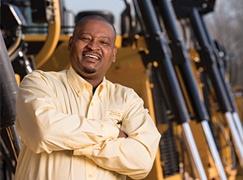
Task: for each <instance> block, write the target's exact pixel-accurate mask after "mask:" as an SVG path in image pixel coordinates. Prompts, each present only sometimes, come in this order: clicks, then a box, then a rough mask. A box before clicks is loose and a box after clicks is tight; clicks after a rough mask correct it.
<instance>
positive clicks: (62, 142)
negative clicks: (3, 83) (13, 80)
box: [16, 72, 119, 153]
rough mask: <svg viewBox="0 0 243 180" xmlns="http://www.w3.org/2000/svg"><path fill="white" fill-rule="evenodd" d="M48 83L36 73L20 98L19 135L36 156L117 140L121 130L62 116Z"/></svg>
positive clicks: (26, 81)
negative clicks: (37, 154) (41, 153)
mask: <svg viewBox="0 0 243 180" xmlns="http://www.w3.org/2000/svg"><path fill="white" fill-rule="evenodd" d="M54 98H55V97H54V96H53V89H52V87H51V86H50V83H49V82H48V79H47V78H46V77H44V76H43V75H42V74H41V73H39V72H33V73H32V74H30V75H28V76H26V78H24V80H23V81H22V82H21V85H20V87H19V91H18V94H17V104H16V108H17V123H16V127H17V131H18V134H19V135H20V138H21V140H22V141H23V143H24V144H25V145H26V146H27V147H29V148H30V149H31V150H32V151H34V152H36V153H40V152H47V153H51V152H52V151H60V150H75V149H80V148H84V147H86V146H90V145H94V144H97V143H101V142H103V141H106V140H108V139H113V138H116V137H117V136H118V134H119V129H118V128H117V127H115V126H114V125H112V124H109V123H108V122H102V123H100V121H97V120H95V119H87V118H84V117H81V116H79V115H78V114H66V113H62V112H59V111H58V110H57V107H56V105H55V103H54Z"/></svg>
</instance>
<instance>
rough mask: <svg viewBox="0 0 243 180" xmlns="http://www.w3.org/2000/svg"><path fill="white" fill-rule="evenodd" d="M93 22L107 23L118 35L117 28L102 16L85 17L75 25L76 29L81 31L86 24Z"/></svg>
mask: <svg viewBox="0 0 243 180" xmlns="http://www.w3.org/2000/svg"><path fill="white" fill-rule="evenodd" d="M91 23H102V24H104V25H106V26H107V27H109V28H111V30H112V32H113V33H114V35H115V36H116V30H115V28H114V26H113V25H112V24H111V23H110V22H108V21H107V20H106V19H104V18H103V17H100V16H88V17H84V18H82V19H81V20H80V21H79V22H78V23H77V24H76V26H75V30H74V32H75V31H77V30H78V31H79V30H82V28H83V27H84V26H85V25H86V24H91Z"/></svg>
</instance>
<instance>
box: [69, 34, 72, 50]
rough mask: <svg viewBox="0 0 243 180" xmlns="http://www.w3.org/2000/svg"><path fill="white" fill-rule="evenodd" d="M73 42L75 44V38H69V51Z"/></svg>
mask: <svg viewBox="0 0 243 180" xmlns="http://www.w3.org/2000/svg"><path fill="white" fill-rule="evenodd" d="M72 42H73V36H71V37H70V38H69V41H68V49H69V50H70V49H71V45H72Z"/></svg>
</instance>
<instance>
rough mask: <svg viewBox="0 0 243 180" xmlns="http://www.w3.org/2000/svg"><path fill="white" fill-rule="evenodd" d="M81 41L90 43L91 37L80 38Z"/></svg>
mask: <svg viewBox="0 0 243 180" xmlns="http://www.w3.org/2000/svg"><path fill="white" fill-rule="evenodd" d="M80 40H82V41H85V42H88V41H90V38H89V37H80Z"/></svg>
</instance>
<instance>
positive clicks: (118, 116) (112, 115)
mask: <svg viewBox="0 0 243 180" xmlns="http://www.w3.org/2000/svg"><path fill="white" fill-rule="evenodd" d="M122 117H123V112H122V111H120V110H116V109H109V110H106V111H105V118H104V120H105V121H110V122H111V123H112V124H114V125H116V126H117V127H119V128H120V127H121V124H122Z"/></svg>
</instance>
